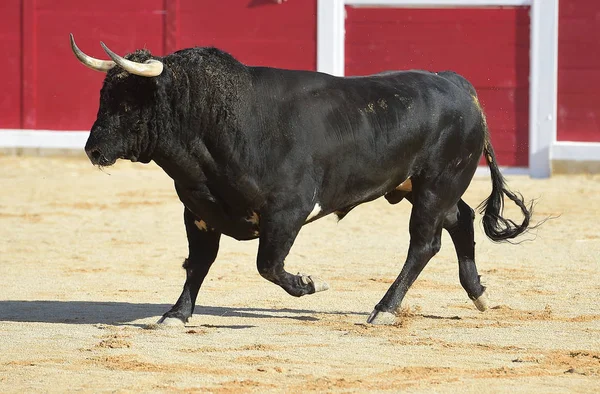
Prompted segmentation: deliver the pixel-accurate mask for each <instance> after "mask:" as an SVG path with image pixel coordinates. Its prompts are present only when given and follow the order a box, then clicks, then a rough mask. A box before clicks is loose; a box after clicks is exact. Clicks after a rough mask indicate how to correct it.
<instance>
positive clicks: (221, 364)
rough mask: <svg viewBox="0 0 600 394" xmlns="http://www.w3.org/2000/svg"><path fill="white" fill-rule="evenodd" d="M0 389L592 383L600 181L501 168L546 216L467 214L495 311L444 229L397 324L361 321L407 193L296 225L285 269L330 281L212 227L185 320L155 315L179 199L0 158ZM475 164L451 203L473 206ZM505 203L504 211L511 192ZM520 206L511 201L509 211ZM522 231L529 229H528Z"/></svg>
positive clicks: (597, 358) (168, 190)
mask: <svg viewBox="0 0 600 394" xmlns="http://www.w3.org/2000/svg"><path fill="white" fill-rule="evenodd" d="M0 168H1V171H0V185H1V194H0V238H1V239H2V242H1V243H0V277H1V280H2V285H1V286H0V345H1V349H2V351H1V352H0V392H2V393H10V392H14V393H22V392H34V391H35V392H71V391H79V392H81V391H83V392H106V391H109V392H115V391H116V392H148V391H169V392H193V391H200V392H214V393H238V392H240V393H241V392H260V393H262V392H283V391H285V392H290V393H299V392H399V391H410V392H431V391H439V392H461V393H462V392H473V393H482V392H507V391H509V390H510V391H513V392H540V393H547V392H589V393H592V392H598V391H599V390H600V302H599V300H600V258H599V255H600V231H599V222H600V177H598V176H572V177H553V178H552V179H548V180H532V179H529V178H527V177H508V180H509V185H510V187H511V188H512V189H513V190H519V191H521V192H522V193H523V194H524V195H525V196H526V197H527V198H539V203H538V206H537V216H536V217H537V219H541V218H543V217H545V216H548V215H559V214H560V215H561V216H560V217H559V218H558V219H555V220H551V221H548V222H547V223H545V224H544V225H543V226H542V227H541V228H540V229H539V230H538V231H537V233H536V234H537V238H536V239H535V240H534V241H533V242H525V243H522V244H520V245H510V244H493V243H492V242H491V241H489V240H488V239H487V238H485V236H484V235H483V232H482V230H481V224H480V223H481V219H480V217H479V216H478V217H477V219H476V241H477V263H478V267H479V270H480V273H481V274H482V277H483V280H484V282H485V283H486V284H487V285H488V289H489V292H490V295H491V297H492V298H491V305H492V308H491V309H490V310H488V311H487V312H484V313H480V312H478V311H477V310H476V309H475V307H474V306H473V304H472V303H471V302H470V301H469V299H468V298H467V296H466V294H465V292H464V291H463V290H462V288H461V286H460V284H459V281H458V267H457V262H456V256H455V254H454V249H453V247H452V245H451V242H450V238H449V237H448V236H447V235H446V234H444V238H443V246H442V251H441V252H440V253H439V254H438V255H437V256H436V257H435V258H434V259H433V260H432V261H431V263H430V264H429V265H428V266H427V267H426V269H425V271H424V272H423V273H422V274H421V276H420V278H419V279H418V281H417V282H416V283H415V285H414V286H413V287H412V288H411V290H410V291H409V293H408V295H407V297H406V299H405V302H404V309H403V317H402V319H401V322H400V324H398V325H397V326H392V327H378V326H377V327H375V326H369V325H366V324H365V320H366V318H367V316H368V314H369V313H370V312H371V310H372V309H373V306H374V305H375V304H376V303H377V302H378V301H379V300H380V298H381V297H382V296H383V294H384V293H385V291H386V289H387V287H388V286H389V285H390V284H391V282H392V281H393V279H394V278H395V277H396V275H397V274H398V273H399V271H400V268H401V265H402V264H403V262H404V257H405V255H406V250H407V245H408V215H409V212H410V204H408V203H407V202H403V203H401V204H399V205H396V206H391V205H389V204H387V202H386V201H385V200H383V199H380V200H378V201H376V202H374V203H371V204H367V205H363V206H361V207H359V208H357V209H356V210H354V211H352V212H351V213H350V214H349V215H348V217H347V218H346V219H344V220H343V221H341V222H340V223H337V222H336V220H335V219H334V218H333V217H326V218H324V219H321V220H319V221H317V222H316V223H313V224H311V225H308V226H306V227H304V229H303V231H302V232H301V233H300V236H299V239H298V240H297V242H296V244H295V246H294V248H293V249H292V253H291V255H290V256H289V257H288V259H287V267H288V270H289V271H291V272H294V273H295V272H298V271H301V272H304V273H307V274H314V275H319V276H321V277H322V278H324V279H325V280H327V281H328V282H329V284H330V285H331V289H330V290H329V291H326V292H323V293H318V294H316V295H311V296H305V297H302V298H299V299H296V298H293V297H291V296H288V295H287V294H286V293H285V292H284V291H283V290H281V289H280V288H279V287H277V286H275V285H273V284H271V283H269V282H267V281H265V280H264V279H262V278H261V277H260V276H259V274H258V273H257V271H256V268H255V253H256V249H257V242H256V241H252V242H237V241H234V240H232V239H229V238H224V239H223V240H222V242H221V249H220V254H219V258H218V260H217V263H215V265H214V266H213V269H212V271H211V273H210V274H209V277H208V278H207V280H206V282H205V284H204V286H203V288H202V290H201V293H200V296H199V297H198V304H199V305H198V307H197V310H196V315H195V316H194V317H193V318H192V319H191V320H190V323H189V324H188V325H187V327H186V328H185V329H170V330H168V329H156V327H155V326H153V325H152V323H154V322H155V321H156V320H157V319H158V317H159V316H160V315H161V314H162V313H163V312H165V311H166V310H167V309H168V308H169V307H170V305H171V304H172V303H173V302H175V300H176V299H177V297H178V296H179V293H180V290H181V286H182V285H183V281H184V271H183V269H181V263H182V261H183V259H184V258H185V257H186V252H187V245H186V238H185V232H184V228H183V220H182V206H181V204H180V202H179V201H178V199H177V197H176V195H175V191H174V189H173V185H172V182H171V180H170V179H169V178H168V177H167V176H166V175H165V174H164V173H163V172H162V171H161V170H160V169H159V168H158V167H156V166H154V165H148V166H143V165H141V164H131V163H120V164H117V165H116V166H115V167H113V168H110V169H108V170H107V172H108V173H110V175H109V174H107V173H105V172H101V171H99V170H97V169H96V168H94V167H93V166H92V165H91V164H89V163H88V162H87V161H86V160H84V159H76V158H71V159H53V158H31V157H29V158H23V157H0ZM489 190H490V180H489V178H488V177H478V178H475V180H474V181H473V182H472V184H471V187H470V189H469V190H468V192H467V194H466V196H465V200H466V201H467V202H468V203H469V204H470V205H471V206H476V205H477V204H479V203H480V202H481V201H482V200H483V199H484V198H485V197H486V196H487V195H488V193H489ZM509 208H510V210H509V212H511V213H515V212H516V211H515V210H514V209H513V206H512V205H510V204H509ZM515 218H516V219H519V220H520V217H518V216H515ZM529 238H533V236H530V237H529Z"/></svg>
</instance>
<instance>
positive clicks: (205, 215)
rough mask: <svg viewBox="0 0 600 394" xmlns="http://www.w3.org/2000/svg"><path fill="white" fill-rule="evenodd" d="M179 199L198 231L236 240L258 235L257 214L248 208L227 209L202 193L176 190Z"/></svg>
mask: <svg viewBox="0 0 600 394" xmlns="http://www.w3.org/2000/svg"><path fill="white" fill-rule="evenodd" d="M177 194H178V195H179V199H180V200H181V202H182V203H183V204H184V205H185V207H186V208H187V209H188V210H189V211H190V212H192V213H193V214H194V217H195V219H196V220H195V221H194V223H195V224H196V227H197V228H198V229H199V230H200V231H218V232H220V233H222V234H225V235H228V236H230V237H232V238H235V239H238V240H249V239H255V238H257V237H258V235H259V220H260V219H259V214H258V213H257V212H255V211H253V210H252V209H250V208H245V207H235V208H232V207H229V206H227V205H226V204H224V203H223V202H222V201H219V200H217V199H216V198H214V196H212V195H210V194H207V193H206V192H204V191H182V190H180V189H178V190H177Z"/></svg>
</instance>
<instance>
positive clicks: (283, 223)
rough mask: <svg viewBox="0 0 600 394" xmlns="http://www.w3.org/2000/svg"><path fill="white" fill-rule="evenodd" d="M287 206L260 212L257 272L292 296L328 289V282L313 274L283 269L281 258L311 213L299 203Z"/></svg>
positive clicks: (287, 251)
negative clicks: (296, 272) (302, 273)
mask: <svg viewBox="0 0 600 394" xmlns="http://www.w3.org/2000/svg"><path fill="white" fill-rule="evenodd" d="M289 205H290V207H289V208H288V209H284V208H280V209H277V210H267V211H266V212H264V213H262V215H261V218H260V241H259V246H258V256H257V267H258V272H259V273H260V275H261V276H262V277H263V278H265V279H267V280H268V281H270V282H273V283H275V284H276V285H279V286H281V287H282V288H283V289H284V290H285V291H287V292H288V293H289V294H291V295H293V296H295V297H300V296H303V295H305V294H312V293H316V292H319V291H324V290H327V289H329V285H328V284H327V283H326V282H324V281H323V280H322V279H320V278H318V277H316V276H309V275H301V274H298V275H292V274H290V273H289V272H287V271H286V270H285V269H284V260H285V258H286V256H287V255H288V253H289V251H290V249H291V247H292V244H293V243H294V240H295V239H296V236H297V235H298V232H299V231H300V228H301V227H302V225H303V224H304V223H305V221H306V218H307V215H308V213H309V212H310V208H308V207H303V208H302V207H301V206H298V205H300V204H298V205H296V206H294V205H295V204H289ZM311 208H312V207H311Z"/></svg>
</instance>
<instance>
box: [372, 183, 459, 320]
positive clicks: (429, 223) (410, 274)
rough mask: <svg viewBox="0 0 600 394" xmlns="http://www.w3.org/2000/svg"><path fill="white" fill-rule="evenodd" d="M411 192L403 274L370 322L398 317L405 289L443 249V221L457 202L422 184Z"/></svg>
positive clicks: (390, 289) (374, 312)
mask: <svg viewBox="0 0 600 394" xmlns="http://www.w3.org/2000/svg"><path fill="white" fill-rule="evenodd" d="M411 194H412V195H411V197H412V198H411V200H412V201H413V208H412V212H411V216H410V225H409V231H410V246H409V248H408V256H407V258H406V262H405V263H404V266H403V267H402V271H401V272H400V275H398V277H397V278H396V280H395V281H394V283H393V284H392V285H391V286H390V288H389V289H388V291H387V293H386V294H385V296H383V298H382V299H381V301H379V303H378V304H377V305H376V306H375V310H374V311H373V313H371V315H370V316H369V318H368V319H367V322H368V323H373V324H392V323H393V322H394V321H395V312H396V310H397V309H398V307H399V306H400V304H401V302H402V299H403V298H404V296H405V295H406V292H407V291H408V289H409V288H410V286H411V285H412V284H413V282H414V281H415V280H416V279H417V277H418V276H419V274H420V273H421V271H422V270H423V268H425V266H426V265H427V263H428V262H429V260H431V258H432V257H433V256H434V255H435V254H436V253H437V252H438V251H439V250H440V247H441V233H442V225H443V223H444V218H445V216H446V213H447V209H448V206H452V205H454V204H455V203H456V201H447V199H446V198H440V196H439V195H438V194H437V193H434V192H432V191H431V190H426V189H425V190H424V189H421V188H419V190H413V193H411Z"/></svg>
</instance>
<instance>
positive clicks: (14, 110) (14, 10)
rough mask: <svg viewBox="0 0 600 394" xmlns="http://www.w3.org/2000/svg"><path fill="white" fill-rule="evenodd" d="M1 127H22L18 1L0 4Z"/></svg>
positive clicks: (7, 1)
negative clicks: (1, 57) (1, 56)
mask: <svg viewBox="0 0 600 394" xmlns="http://www.w3.org/2000/svg"><path fill="white" fill-rule="evenodd" d="M0 52H1V53H3V54H4V56H3V59H2V61H1V62H0V86H1V87H2V93H1V94H0V127H13V128H18V127H20V126H21V99H22V97H21V60H22V57H21V56H20V52H21V1H20V0H4V1H3V2H2V4H0Z"/></svg>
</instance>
